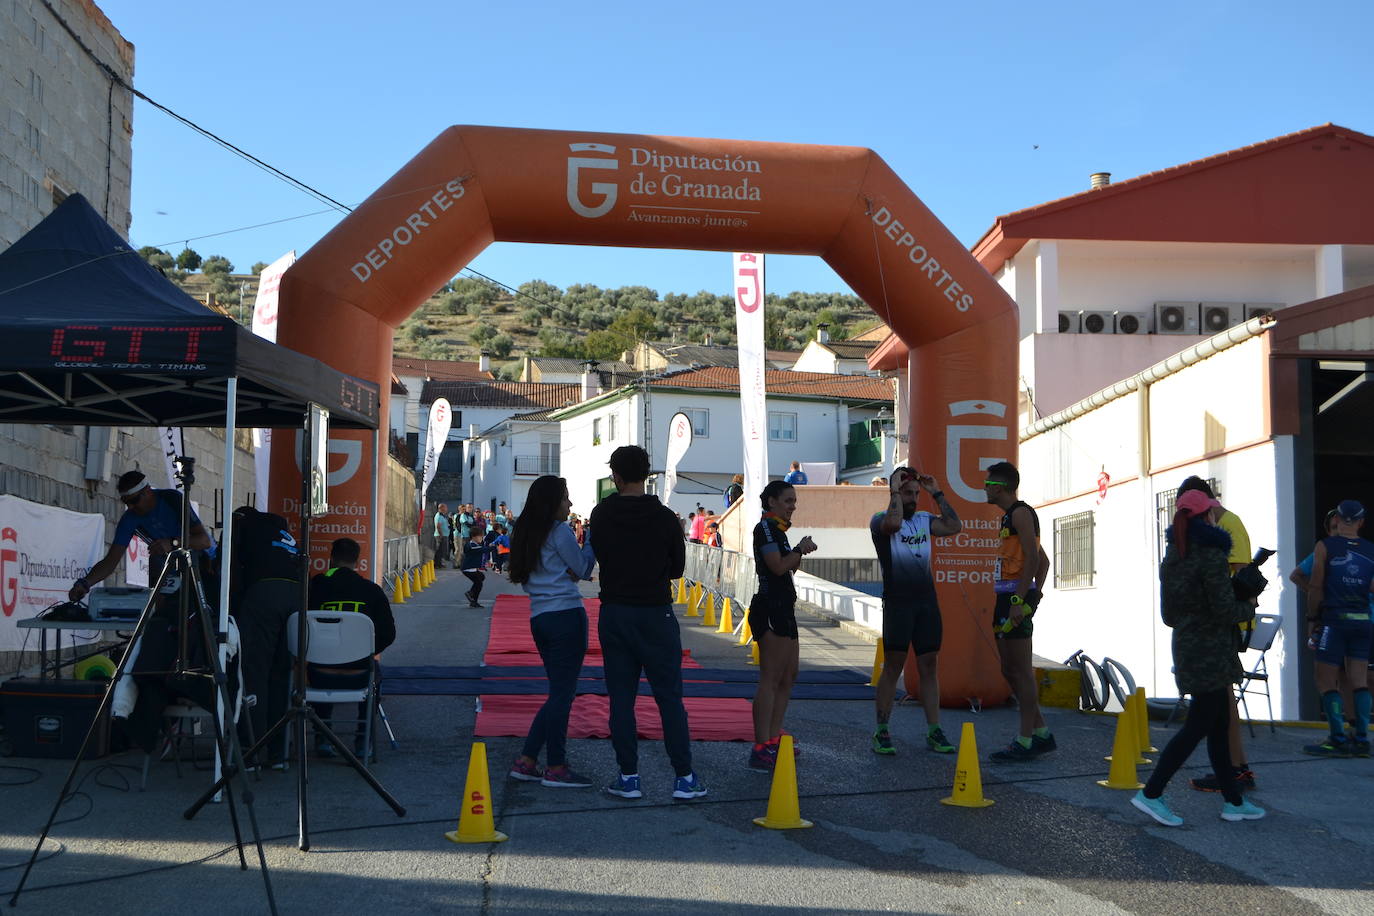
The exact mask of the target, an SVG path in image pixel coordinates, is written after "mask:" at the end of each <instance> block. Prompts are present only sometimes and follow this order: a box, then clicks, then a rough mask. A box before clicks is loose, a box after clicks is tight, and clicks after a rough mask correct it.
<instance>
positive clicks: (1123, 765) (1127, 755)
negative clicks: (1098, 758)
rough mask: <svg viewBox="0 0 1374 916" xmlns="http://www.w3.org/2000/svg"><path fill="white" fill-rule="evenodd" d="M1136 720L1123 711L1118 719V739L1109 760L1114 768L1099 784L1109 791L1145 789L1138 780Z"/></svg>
mask: <svg viewBox="0 0 1374 916" xmlns="http://www.w3.org/2000/svg"><path fill="white" fill-rule="evenodd" d="M1135 731H1136V726H1135V720H1133V719H1132V718H1131V715H1130V713H1128V712H1125V711H1123V712H1122V713H1121V715H1119V716H1117V717H1116V737H1114V738H1113V739H1112V756H1110V757H1107V758H1106V759H1107V760H1110V761H1111V762H1112V768H1111V769H1110V770H1108V771H1107V778H1106V779H1099V780H1098V781H1097V784H1098V785H1099V786H1105V787H1106V788H1108V789H1130V790H1135V789H1143V788H1145V784H1144V783H1143V782H1141V781H1140V780H1139V779H1137V778H1136V775H1135V762H1136V749H1135V742H1136V737H1135Z"/></svg>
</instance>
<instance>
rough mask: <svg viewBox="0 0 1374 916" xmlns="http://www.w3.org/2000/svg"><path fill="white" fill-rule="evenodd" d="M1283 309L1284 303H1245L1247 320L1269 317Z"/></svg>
mask: <svg viewBox="0 0 1374 916" xmlns="http://www.w3.org/2000/svg"><path fill="white" fill-rule="evenodd" d="M1281 308H1283V303H1282V302H1247V303H1245V320H1246V321H1249V320H1250V319H1251V318H1258V317H1259V316H1261V315H1269V314H1272V313H1274V312H1277V311H1278V310H1279V309H1281Z"/></svg>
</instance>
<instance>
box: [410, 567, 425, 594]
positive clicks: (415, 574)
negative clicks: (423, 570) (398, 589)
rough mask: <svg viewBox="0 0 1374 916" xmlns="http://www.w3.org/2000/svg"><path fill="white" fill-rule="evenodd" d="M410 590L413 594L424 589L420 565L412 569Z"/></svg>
mask: <svg viewBox="0 0 1374 916" xmlns="http://www.w3.org/2000/svg"><path fill="white" fill-rule="evenodd" d="M410 583H411V584H410V591H411V594H414V593H416V592H420V591H424V588H425V587H424V586H423V585H422V584H420V567H418V566H417V567H415V568H414V569H412V570H411V571H410Z"/></svg>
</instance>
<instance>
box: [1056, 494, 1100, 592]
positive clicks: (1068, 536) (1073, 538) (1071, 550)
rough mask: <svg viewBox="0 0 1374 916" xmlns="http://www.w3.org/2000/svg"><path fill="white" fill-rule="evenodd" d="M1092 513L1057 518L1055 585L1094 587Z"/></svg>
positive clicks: (1059, 586)
mask: <svg viewBox="0 0 1374 916" xmlns="http://www.w3.org/2000/svg"><path fill="white" fill-rule="evenodd" d="M1092 585H1093V513H1091V512H1079V513H1077V514H1075V515H1065V516H1062V517H1061V518H1057V519H1055V520H1054V587H1055V588H1092Z"/></svg>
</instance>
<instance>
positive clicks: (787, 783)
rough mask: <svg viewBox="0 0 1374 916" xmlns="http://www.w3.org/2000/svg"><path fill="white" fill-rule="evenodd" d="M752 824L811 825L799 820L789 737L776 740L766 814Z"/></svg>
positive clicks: (775, 826)
mask: <svg viewBox="0 0 1374 916" xmlns="http://www.w3.org/2000/svg"><path fill="white" fill-rule="evenodd" d="M754 823H755V824H758V825H759V826H760V827H767V828H768V829H769V830H798V829H800V828H802V827H810V826H812V824H811V822H810V821H807V820H802V816H801V806H800V805H799V804H798V802H797V763H796V760H795V759H794V758H793V756H792V736H791V735H788V734H784V735H783V736H782V740H781V741H779V742H778V762H777V763H776V764H774V766H773V787H772V788H771V789H769V791H768V813H767V814H765V815H764V816H763V817H756V818H754Z"/></svg>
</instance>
